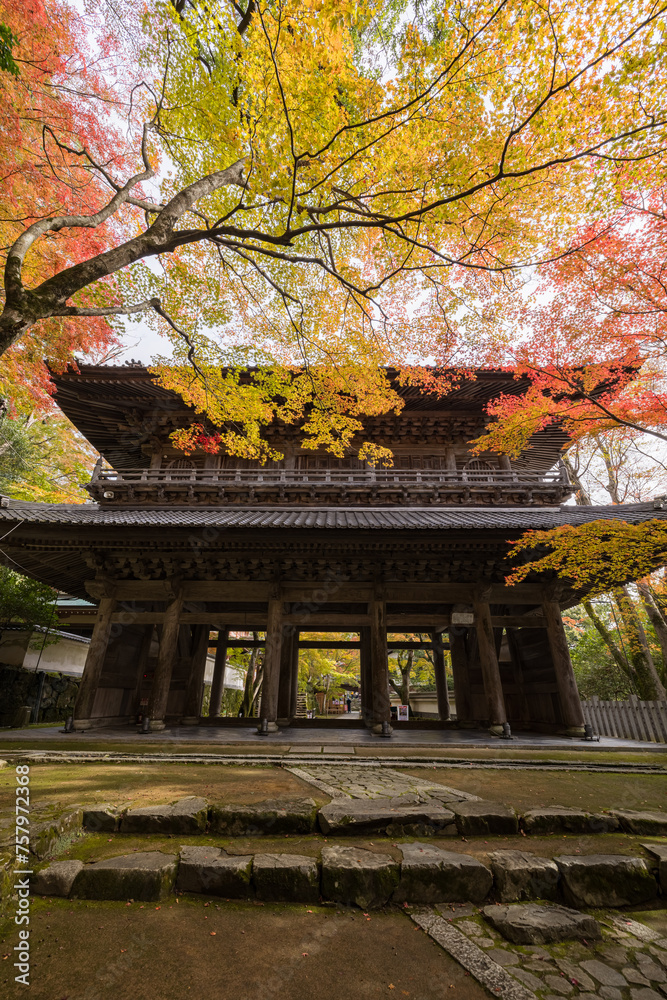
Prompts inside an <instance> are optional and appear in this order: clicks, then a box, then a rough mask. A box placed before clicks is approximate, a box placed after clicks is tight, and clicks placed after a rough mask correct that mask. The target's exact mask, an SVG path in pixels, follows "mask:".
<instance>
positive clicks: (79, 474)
mask: <svg viewBox="0 0 667 1000" xmlns="http://www.w3.org/2000/svg"><path fill="white" fill-rule="evenodd" d="M96 458H97V452H96V451H95V450H94V448H92V447H91V446H90V445H89V444H88V442H87V441H86V439H85V438H84V437H83V436H82V435H81V434H79V432H78V431H77V430H76V428H75V427H74V426H73V425H72V424H71V423H70V421H69V420H67V418H66V417H64V416H62V415H58V414H55V415H49V416H48V417H46V416H44V414H43V413H42V414H39V413H36V412H34V411H33V412H32V413H29V414H27V415H20V416H16V417H15V418H14V419H12V418H10V417H9V416H8V415H7V414H5V415H4V416H2V417H0V494H3V495H5V496H9V497H13V498H15V499H17V500H31V501H44V502H48V503H85V501H86V500H88V499H90V497H89V495H88V493H86V491H85V490H84V489H83V484H84V483H87V482H89V481H90V474H91V469H92V467H93V465H94V464H95V460H96Z"/></svg>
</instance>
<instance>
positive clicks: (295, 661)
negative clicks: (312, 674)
mask: <svg viewBox="0 0 667 1000" xmlns="http://www.w3.org/2000/svg"><path fill="white" fill-rule="evenodd" d="M299 635H300V633H299V632H298V631H294V632H293V633H292V675H291V682H292V683H291V687H290V703H289V704H290V708H289V717H290V721H291V720H292V719H295V718H296V706H297V702H298V700H299Z"/></svg>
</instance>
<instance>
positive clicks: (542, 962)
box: [412, 904, 667, 1000]
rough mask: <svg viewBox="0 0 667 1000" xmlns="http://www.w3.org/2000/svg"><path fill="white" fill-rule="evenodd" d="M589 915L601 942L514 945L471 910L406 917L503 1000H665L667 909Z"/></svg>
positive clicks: (419, 911) (420, 910)
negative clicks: (632, 914)
mask: <svg viewBox="0 0 667 1000" xmlns="http://www.w3.org/2000/svg"><path fill="white" fill-rule="evenodd" d="M593 913H594V916H595V917H596V919H597V920H598V922H599V925H600V928H601V930H602V939H601V940H600V941H566V942H561V943H559V944H549V945H515V944H511V943H510V942H509V941H507V940H505V938H503V937H502V936H501V935H500V934H499V933H498V932H497V931H495V930H494V929H493V928H492V927H491V926H490V924H489V923H488V922H487V921H485V920H484V918H483V916H482V913H481V911H480V910H479V909H477V908H476V907H474V906H472V905H471V904H463V905H457V904H452V905H451V906H449V905H445V904H442V905H439V906H436V907H416V908H414V909H413V911H412V915H413V919H414V920H415V922H416V923H417V924H418V926H420V927H422V928H423V929H425V930H427V932H428V933H429V934H430V935H431V936H432V937H433V939H434V940H436V941H438V943H440V944H441V946H442V947H443V948H445V950H447V951H448V952H449V954H450V955H452V957H454V958H456V959H457V960H458V961H461V962H462V964H463V965H464V967H465V968H466V969H468V970H469V971H470V973H471V975H473V976H475V977H476V978H478V979H479V980H480V981H481V982H482V983H484V985H486V986H487V988H488V989H489V990H490V992H491V993H492V994H495V995H497V996H503V997H504V998H505V1000H536V998H539V1000H564V998H566V997H569V998H571V1000H599V998H602V1000H664V998H665V997H667V937H666V936H665V933H666V932H667V913H666V912H665V910H654V911H650V912H647V913H646V914H642V917H643V918H644V919H643V920H641V921H639V920H635V919H633V918H632V917H630V916H626V915H624V914H623V913H615V912H614V911H610V910H605V911H600V910H598V911H593ZM651 924H653V927H652V926H651ZM489 959H490V960H491V962H492V963H493V964H490V963H489ZM498 966H499V967H500V970H504V972H502V971H500V970H499V969H498ZM513 984H514V985H513Z"/></svg>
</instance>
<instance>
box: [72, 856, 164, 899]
mask: <svg viewBox="0 0 667 1000" xmlns="http://www.w3.org/2000/svg"><path fill="white" fill-rule="evenodd" d="M175 878H176V857H175V855H173V854H163V853H162V852H161V851H143V852H137V853H136V854H122V855H120V857H115V858H105V859H104V860H103V861H95V862H93V863H92V864H88V865H84V866H83V868H82V869H81V871H80V872H79V874H78V875H77V876H76V878H75V879H74V884H73V886H72V892H71V895H72V896H73V897H75V898H77V899H136V900H141V901H142V902H154V901H156V900H159V899H162V898H163V897H164V896H165V895H166V894H167V893H168V892H169V891H170V890H171V889H172V888H173V885H174V880H175Z"/></svg>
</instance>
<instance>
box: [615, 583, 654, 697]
mask: <svg viewBox="0 0 667 1000" xmlns="http://www.w3.org/2000/svg"><path fill="white" fill-rule="evenodd" d="M614 599H615V601H616V605H617V607H618V610H619V614H620V615H621V618H622V620H623V627H624V631H625V633H626V639H627V642H628V646H629V654H630V659H631V660H632V664H633V666H634V669H635V673H636V676H637V688H638V690H637V693H638V695H639V697H640V698H643V699H644V700H645V701H661V700H663V701H664V700H667V692H666V691H665V688H664V687H663V684H662V682H661V680H660V677H659V676H658V671H657V670H656V669H655V664H654V662H653V657H652V656H651V650H650V649H649V645H648V640H647V638H646V632H645V631H644V626H643V625H642V623H641V619H640V617H639V615H638V614H637V609H636V607H635V604H634V601H633V600H632V597H631V596H630V593H629V592H628V589H627V587H618V588H617V589H616V590H614Z"/></svg>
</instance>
